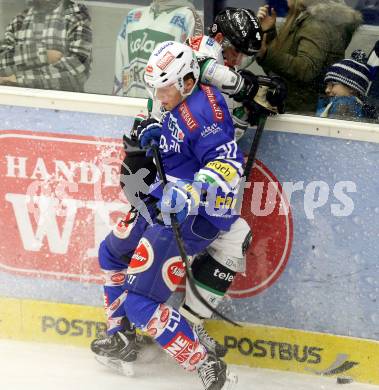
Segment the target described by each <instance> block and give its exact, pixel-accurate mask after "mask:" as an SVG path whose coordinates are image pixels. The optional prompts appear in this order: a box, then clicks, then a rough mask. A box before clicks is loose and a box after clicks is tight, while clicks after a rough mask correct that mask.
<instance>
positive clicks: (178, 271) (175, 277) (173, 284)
mask: <svg viewBox="0 0 379 390" xmlns="http://www.w3.org/2000/svg"><path fill="white" fill-rule="evenodd" d="M185 274H186V270H185V268H184V264H183V261H182V258H181V257H180V256H175V257H171V259H168V260H167V261H166V262H165V263H164V265H163V267H162V277H163V280H164V282H165V283H166V285H167V287H168V288H169V289H170V290H171V291H175V290H176V289H177V287H178V286H179V285H180V283H181V282H182V280H183V278H184V276H185Z"/></svg>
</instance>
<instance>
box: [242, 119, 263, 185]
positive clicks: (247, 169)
mask: <svg viewBox="0 0 379 390" xmlns="http://www.w3.org/2000/svg"><path fill="white" fill-rule="evenodd" d="M266 120H267V116H266V115H262V116H260V117H259V119H258V126H257V130H256V131H255V134H254V139H253V143H252V144H251V147H250V151H249V154H248V157H247V161H246V165H245V169H244V171H243V177H244V178H245V180H246V181H248V180H249V176H250V172H251V169H252V168H253V164H254V161H255V157H256V155H257V150H258V146H259V141H260V140H261V137H262V134H263V130H264V127H265V124H266Z"/></svg>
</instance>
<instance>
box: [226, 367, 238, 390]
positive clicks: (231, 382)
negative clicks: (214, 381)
mask: <svg viewBox="0 0 379 390" xmlns="http://www.w3.org/2000/svg"><path fill="white" fill-rule="evenodd" d="M237 383H238V376H237V375H236V374H235V373H234V372H231V371H229V370H228V371H226V381H225V384H224V386H223V387H222V390H233V389H234V388H235V387H236V385H237Z"/></svg>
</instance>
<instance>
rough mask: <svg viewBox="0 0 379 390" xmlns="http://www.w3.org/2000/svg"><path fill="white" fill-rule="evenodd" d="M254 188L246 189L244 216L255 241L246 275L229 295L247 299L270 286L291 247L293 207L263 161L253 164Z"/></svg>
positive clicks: (249, 251) (247, 259)
mask: <svg viewBox="0 0 379 390" xmlns="http://www.w3.org/2000/svg"><path fill="white" fill-rule="evenodd" d="M250 181H251V187H250V188H247V189H246V190H245V194H244V202H243V206H242V216H243V218H245V220H246V221H247V222H248V224H249V226H250V228H251V230H252V234H253V241H252V245H250V248H249V250H248V251H247V256H246V257H247V258H246V272H245V274H237V276H236V278H235V280H234V282H233V284H232V286H231V288H230V289H229V291H228V294H229V295H230V296H231V297H233V298H246V297H249V296H252V295H256V294H259V293H260V292H261V291H263V290H265V289H266V288H268V287H270V286H271V285H272V284H273V283H274V282H275V281H276V280H277V279H278V278H279V276H280V275H281V274H282V272H283V270H284V269H285V267H286V265H287V262H288V259H289V256H290V253H291V248H292V240H293V224H292V214H291V208H290V205H289V204H288V201H287V199H286V196H285V194H284V193H283V191H282V187H281V185H280V183H279V181H278V180H277V178H276V177H275V176H274V175H273V174H272V173H271V172H270V171H269V169H268V168H267V167H266V166H265V165H264V164H263V163H262V162H260V161H258V160H257V161H256V162H255V163H254V168H253V172H252V175H250Z"/></svg>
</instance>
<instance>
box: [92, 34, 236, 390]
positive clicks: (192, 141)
mask: <svg viewBox="0 0 379 390" xmlns="http://www.w3.org/2000/svg"><path fill="white" fill-rule="evenodd" d="M198 78H199V66H198V63H197V60H196V57H195V55H194V54H193V52H192V50H191V49H190V48H189V47H188V46H185V45H183V44H180V43H176V42H171V41H168V42H164V43H162V44H161V45H159V46H158V47H157V48H156V49H155V50H154V52H153V54H152V55H151V57H150V59H149V62H148V66H147V68H146V73H145V81H146V83H147V85H148V86H149V87H150V88H151V89H152V91H153V93H154V94H155V96H156V98H157V99H158V100H160V101H161V104H162V105H163V107H164V108H165V109H166V110H167V114H166V115H165V117H164V119H163V120H162V122H161V124H159V123H151V124H150V125H148V126H146V127H143V128H140V129H139V134H138V138H139V142H140V145H141V146H142V147H148V146H149V144H150V142H151V141H154V140H155V141H158V142H159V145H160V152H161V155H162V160H163V165H164V169H165V171H166V174H167V177H168V179H169V181H170V182H171V187H170V189H167V188H164V189H163V188H162V187H161V186H158V187H157V188H155V189H154V190H153V191H152V193H151V195H150V196H149V197H148V198H147V199H146V201H145V203H146V205H147V209H148V210H149V213H150V217H151V218H152V220H153V224H152V225H149V224H148V222H147V220H146V218H144V217H143V216H142V215H141V214H139V215H138V216H137V217H136V218H135V219H134V220H133V221H131V223H130V224H129V225H128V228H127V229H126V231H124V239H123V240H122V241H120V240H119V239H118V238H117V237H115V235H114V234H113V233H111V234H109V235H108V236H107V237H106V239H105V240H104V241H103V242H102V244H101V247H100V251H99V253H100V262H101V266H102V268H103V269H105V270H106V269H109V270H112V271H114V270H119V271H120V275H123V270H124V268H125V262H124V257H125V256H129V258H130V263H129V267H128V269H127V272H126V275H125V281H124V284H123V285H122V286H121V285H119V289H115V288H109V291H108V293H109V298H110V300H111V301H112V302H113V303H114V304H113V305H112V306H111V307H109V310H111V311H113V312H114V313H115V316H114V319H115V320H116V321H117V310H119V309H120V311H122V310H125V313H126V315H127V317H128V318H129V320H130V321H132V322H133V323H134V324H135V325H136V326H137V327H139V328H141V329H142V330H145V331H146V332H148V333H149V334H150V335H151V336H152V337H154V339H155V341H156V342H157V343H158V344H159V345H161V346H162V348H163V349H164V350H165V351H166V352H168V353H169V354H170V355H171V356H172V357H173V358H174V359H175V360H177V362H178V363H179V364H180V365H181V366H182V367H184V368H185V369H188V370H195V369H196V370H197V371H198V373H199V376H200V378H201V379H202V381H203V385H204V388H205V389H207V390H218V389H228V388H230V387H229V386H230V385H231V384H232V383H233V380H232V379H231V378H232V376H230V375H229V374H228V372H227V369H226V364H225V363H224V362H223V361H222V360H221V359H219V358H218V357H217V356H216V355H214V354H212V353H209V352H208V351H207V349H206V348H205V346H204V345H203V344H202V343H201V342H200V341H199V337H198V335H197V334H196V332H195V331H194V330H193V328H192V327H191V326H190V325H189V323H188V322H187V321H186V319H185V318H184V317H183V316H181V314H180V313H179V312H178V311H176V310H175V309H174V308H172V307H170V306H168V305H167V304H165V302H166V301H167V299H168V298H169V296H170V295H171V293H172V292H173V291H174V290H175V289H176V287H177V285H178V284H179V283H180V281H181V280H182V278H183V276H184V274H185V270H184V268H183V265H182V260H181V258H180V256H179V251H178V247H177V244H176V241H175V238H174V234H173V231H172V229H171V227H170V226H169V225H168V222H169V213H170V212H172V211H173V210H175V211H176V215H177V218H178V220H179V222H180V223H181V234H182V237H183V240H184V242H185V247H186V250H187V253H188V255H189V256H193V255H195V254H197V253H199V252H201V251H203V250H204V249H205V248H206V247H208V246H209V245H210V243H211V242H212V241H213V240H215V239H216V238H217V236H218V234H219V233H220V231H221V230H222V231H227V230H229V228H230V226H231V225H232V224H233V223H234V222H235V221H236V220H237V219H238V218H239V215H237V214H236V213H235V212H234V210H233V205H234V202H233V197H234V196H235V191H236V189H237V188H238V184H239V180H240V178H241V175H242V163H243V156H242V153H241V151H240V150H239V148H238V147H237V144H236V142H235V140H234V127H233V123H232V119H231V116H230V114H229V111H228V107H227V105H226V103H225V100H224V98H223V97H222V95H221V94H220V93H219V92H218V91H217V90H216V89H214V88H212V87H210V86H205V85H202V84H200V85H197V81H198ZM204 191H206V192H207V193H208V196H207V198H206V199H203V196H204ZM209 194H212V196H209ZM226 197H228V199H230V201H228V202H226V201H225V198H226ZM113 276H114V274H113ZM121 280H123V278H122V277H121V278H119V279H118V278H113V280H110V281H109V284H108V286H109V287H114V286H115V284H116V283H119V284H121V283H120V281H121ZM106 289H107V286H106ZM117 290H118V291H117ZM116 295H118V296H116ZM121 327H122V324H121V319H120V329H121ZM123 337H125V340H124V341H125V343H124V344H123V350H122V351H118V353H119V354H122V355H124V360H125V361H128V356H129V357H130V360H133V359H134V355H135V353H136V348H135V345H134V343H135V340H134V338H131V339H130V343H129V342H128V340H127V339H128V336H127V334H123Z"/></svg>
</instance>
